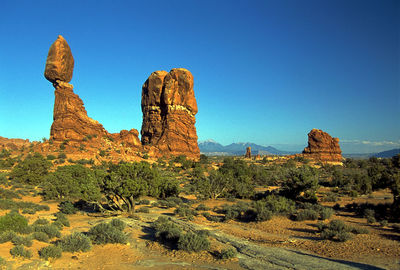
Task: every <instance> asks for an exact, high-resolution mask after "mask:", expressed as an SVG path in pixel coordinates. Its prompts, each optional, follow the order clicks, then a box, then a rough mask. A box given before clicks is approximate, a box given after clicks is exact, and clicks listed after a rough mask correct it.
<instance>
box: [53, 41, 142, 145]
mask: <svg viewBox="0 0 400 270" xmlns="http://www.w3.org/2000/svg"><path fill="white" fill-rule="evenodd" d="M73 67H74V58H73V57H72V53H71V49H70V48H69V46H68V44H67V42H66V41H65V39H64V38H63V37H62V36H58V39H57V40H56V41H55V42H54V43H53V44H52V45H51V47H50V50H49V54H48V57H47V61H46V70H45V77H46V78H47V79H48V80H49V81H51V82H52V83H53V86H54V87H55V92H54V94H55V101H54V112H53V124H52V125H51V130H50V138H51V139H52V140H53V141H58V142H63V141H65V140H70V141H77V142H82V141H85V139H87V137H89V136H92V137H95V138H98V139H101V138H104V137H106V138H112V139H113V140H114V141H116V142H117V143H124V145H125V146H129V147H134V148H139V147H141V143H140V140H139V137H138V135H139V132H138V131H137V130H136V129H131V130H130V131H127V130H122V131H121V132H120V133H115V134H110V133H108V131H107V130H106V129H105V128H104V127H103V125H102V124H100V123H99V122H98V121H96V120H93V119H92V118H90V117H89V116H88V114H87V112H86V109H85V106H84V104H83V101H82V99H81V98H80V97H79V96H78V95H77V94H75V93H74V91H73V86H72V85H71V84H69V83H68V82H69V81H70V80H71V79H72V71H73Z"/></svg>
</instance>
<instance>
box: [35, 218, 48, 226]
mask: <svg viewBox="0 0 400 270" xmlns="http://www.w3.org/2000/svg"><path fill="white" fill-rule="evenodd" d="M49 223H50V222H49V220H47V219H45V218H38V219H37V220H35V222H33V224H32V225H47V224H49Z"/></svg>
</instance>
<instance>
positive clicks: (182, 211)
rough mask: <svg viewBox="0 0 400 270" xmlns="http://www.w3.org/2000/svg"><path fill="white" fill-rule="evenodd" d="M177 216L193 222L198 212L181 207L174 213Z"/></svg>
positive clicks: (184, 206)
mask: <svg viewBox="0 0 400 270" xmlns="http://www.w3.org/2000/svg"><path fill="white" fill-rule="evenodd" d="M174 213H175V215H177V216H180V217H183V218H186V219H188V220H192V219H193V217H194V216H197V212H196V210H193V209H192V208H189V207H188V206H186V205H181V206H179V207H178V208H176V209H175V211H174Z"/></svg>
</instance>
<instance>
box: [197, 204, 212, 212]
mask: <svg viewBox="0 0 400 270" xmlns="http://www.w3.org/2000/svg"><path fill="white" fill-rule="evenodd" d="M196 210H197V211H208V210H210V207H208V206H205V205H204V204H199V205H198V206H197V207H196Z"/></svg>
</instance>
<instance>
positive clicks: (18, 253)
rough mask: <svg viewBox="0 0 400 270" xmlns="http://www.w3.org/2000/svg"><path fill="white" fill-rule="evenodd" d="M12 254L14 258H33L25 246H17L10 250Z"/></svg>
mask: <svg viewBox="0 0 400 270" xmlns="http://www.w3.org/2000/svg"><path fill="white" fill-rule="evenodd" d="M10 254H11V255H12V256H13V257H24V258H28V259H29V258H31V257H32V252H31V251H30V250H28V249H25V248H24V246H21V245H20V246H15V247H13V248H12V249H11V250H10Z"/></svg>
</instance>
